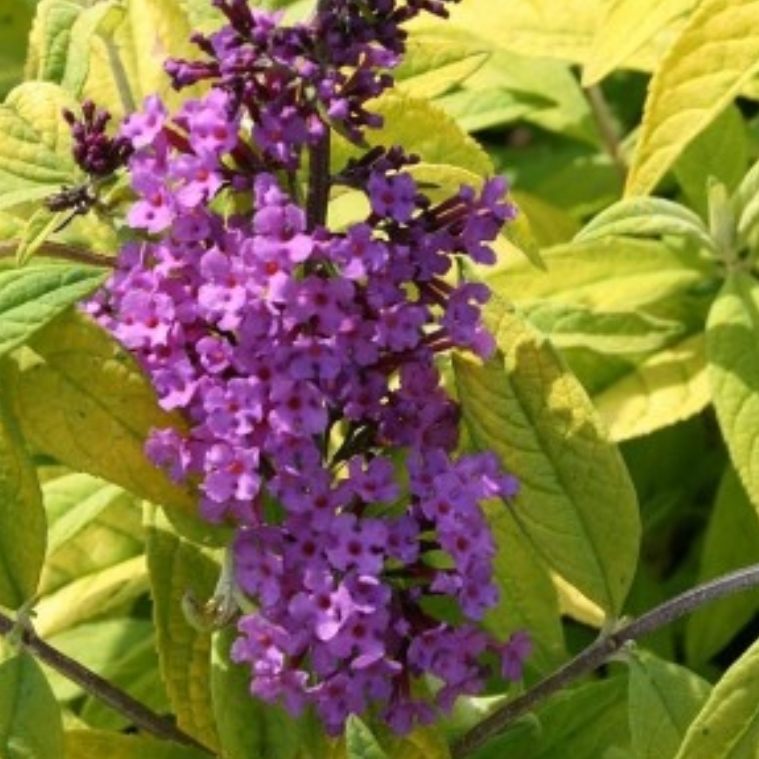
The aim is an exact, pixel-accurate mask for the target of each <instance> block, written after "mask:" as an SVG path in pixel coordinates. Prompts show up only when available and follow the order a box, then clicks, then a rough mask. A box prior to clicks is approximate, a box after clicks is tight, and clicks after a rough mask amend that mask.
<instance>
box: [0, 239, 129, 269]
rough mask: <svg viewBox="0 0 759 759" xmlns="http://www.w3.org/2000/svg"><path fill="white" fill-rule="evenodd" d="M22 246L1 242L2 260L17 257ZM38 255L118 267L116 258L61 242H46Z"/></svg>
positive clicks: (14, 241)
mask: <svg viewBox="0 0 759 759" xmlns="http://www.w3.org/2000/svg"><path fill="white" fill-rule="evenodd" d="M20 244H21V241H20V240H4V241H3V242H0V259H1V258H11V257H13V256H15V255H16V250H17V249H18V246H19V245H20ZM37 254H38V255H40V256H46V257H47V258H59V259H61V260H64V261H72V262H74V263H79V264H88V265H90V266H103V267H105V268H108V269H113V268H114V267H115V265H116V259H115V258H112V257H110V256H104V255H102V254H101V253H92V252H90V251H88V250H85V249H84V248H77V247H75V246H73V245H66V244H65V243H61V242H49V241H48V242H45V243H43V244H42V245H41V246H40V248H39V250H38V251H37Z"/></svg>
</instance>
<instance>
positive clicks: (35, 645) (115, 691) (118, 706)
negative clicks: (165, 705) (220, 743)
mask: <svg viewBox="0 0 759 759" xmlns="http://www.w3.org/2000/svg"><path fill="white" fill-rule="evenodd" d="M0 635H3V636H5V637H9V636H13V635H18V642H19V645H21V646H22V647H23V648H24V649H26V650H27V651H29V653H31V654H33V655H34V656H36V657H37V658H38V659H39V660H40V661H41V662H43V663H44V664H47V666H48V667H50V668H51V669H54V670H55V671H56V672H59V673H60V674H61V675H63V676H64V677H65V678H67V679H68V680H71V682H74V683H76V684H77V685H79V686H80V687H81V688H82V689H84V690H85V691H86V692H87V693H89V694H91V695H93V696H95V698H98V699H100V700H101V701H102V702H103V703H105V704H107V705H108V706H110V707H111V708H112V709H114V710H115V711H117V712H118V713H119V714H121V715H123V716H124V717H126V718H127V719H128V720H129V721H130V722H131V723H132V724H133V725H134V726H135V727H137V728H139V729H140V730H143V731H144V732H146V733H149V734H150V735H153V736H155V737H156V738H160V739H162V740H168V741H174V742H175V743H180V744H182V745H185V746H193V747H194V748H197V749H200V750H201V751H204V752H205V753H206V754H208V755H209V756H215V754H214V753H213V751H211V750H210V749H209V748H207V747H206V746H204V745H203V744H202V743H198V741H196V740H195V739H194V738H193V737H192V736H190V735H188V734H187V733H185V732H184V731H182V730H180V729H179V728H178V727H177V726H176V725H174V724H173V723H172V722H171V721H169V720H167V719H165V718H164V717H161V716H160V715H159V714H156V713H155V712H153V711H151V710H150V709H148V708H147V707H146V706H145V705H144V704H142V703H140V702H139V701H136V700H135V699H133V698H132V697H131V696H130V695H129V694H128V693H125V692H124V691H123V690H120V689H119V688H116V687H115V686H114V685H111V683H109V682H108V681H107V680H104V679H103V678H102V677H100V676H99V675H97V674H95V673H94V672H93V671H92V670H89V669H87V668H86V667H85V666H83V665H82V664H80V663H79V662H77V661H75V660H74V659H71V658H70V657H68V656H66V654H64V653H62V652H61V651H59V650H58V649H57V648H53V647H52V646H50V645H49V644H47V643H45V642H44V641H43V640H42V639H41V638H39V637H38V636H37V634H36V633H35V632H33V631H32V630H31V629H29V628H27V627H22V628H21V632H20V635H19V625H18V624H17V623H16V622H14V621H13V620H12V619H10V617H7V616H5V614H3V613H2V612H0Z"/></svg>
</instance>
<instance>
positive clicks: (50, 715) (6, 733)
mask: <svg viewBox="0 0 759 759" xmlns="http://www.w3.org/2000/svg"><path fill="white" fill-rule="evenodd" d="M0 756H2V757H3V759H62V757H63V725H62V723H61V713H60V709H59V707H58V704H57V703H56V701H55V696H53V692H52V690H51V689H50V686H49V685H48V682H47V680H46V679H45V675H44V674H43V673H42V670H41V669H40V666H39V664H37V662H36V661H35V660H34V658H33V657H32V655H31V654H29V653H26V652H21V653H20V654H18V655H16V656H14V657H13V658H11V659H7V660H6V661H4V662H2V663H1V664H0Z"/></svg>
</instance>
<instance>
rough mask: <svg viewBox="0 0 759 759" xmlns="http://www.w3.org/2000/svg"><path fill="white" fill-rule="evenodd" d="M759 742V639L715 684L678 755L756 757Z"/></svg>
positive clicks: (686, 758)
mask: <svg viewBox="0 0 759 759" xmlns="http://www.w3.org/2000/svg"><path fill="white" fill-rule="evenodd" d="M757 746H759V641H757V642H755V643H754V644H753V645H752V646H751V648H749V649H748V651H746V652H745V653H744V654H743V656H741V657H740V659H738V661H736V662H735V664H733V665H732V666H731V667H730V668H729V669H728V670H727V672H725V674H724V675H723V676H722V679H721V680H720V681H719V682H718V683H717V684H716V685H715V686H714V688H713V689H712V692H711V694H710V695H709V698H708V699H707V701H706V703H705V704H704V706H703V708H702V709H701V711H700V712H699V714H698V715H697V716H696V718H695V719H694V720H693V722H692V723H691V725H690V727H689V728H688V732H687V733H686V734H685V737H684V738H683V742H682V744H681V745H680V750H679V751H678V752H677V754H676V755H675V759H756V749H757Z"/></svg>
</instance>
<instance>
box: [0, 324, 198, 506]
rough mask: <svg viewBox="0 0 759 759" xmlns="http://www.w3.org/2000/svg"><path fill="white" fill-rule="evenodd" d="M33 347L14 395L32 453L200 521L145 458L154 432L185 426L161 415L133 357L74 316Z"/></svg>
mask: <svg viewBox="0 0 759 759" xmlns="http://www.w3.org/2000/svg"><path fill="white" fill-rule="evenodd" d="M29 345H30V347H31V349H32V350H33V352H34V354H33V356H31V357H30V358H28V360H27V361H26V363H25V365H24V366H23V367H19V368H18V369H17V371H16V372H15V376H13V377H12V382H11V385H10V387H9V388H8V391H9V393H10V394H11V396H12V397H13V403H14V404H15V406H16V407H17V410H18V415H19V419H20V420H21V422H20V423H21V425H22V430H23V433H24V436H25V438H26V439H27V440H28V441H29V443H30V444H31V446H32V447H33V448H34V449H35V450H37V451H40V452H42V453H45V454H47V455H50V456H53V457H54V458H55V459H57V460H58V461H60V462H61V463H64V464H66V465H67V466H69V467H71V468H72V469H76V470H79V471H84V472H88V473H90V474H93V475H95V476H97V477H102V478H104V479H106V480H109V481H111V482H114V483H116V484H118V485H121V486H122V487H124V488H126V489H127V490H130V491H132V492H133V493H136V494H137V495H140V496H142V497H145V498H147V499H148V500H150V501H152V502H154V503H159V504H162V505H164V506H167V507H171V508H175V509H186V510H187V511H189V512H191V513H194V511H195V499H194V497H193V495H192V494H191V492H190V491H189V490H188V489H183V488H180V487H179V486H177V485H174V484H173V483H172V482H171V481H170V480H169V479H168V477H167V476H166V475H165V474H164V473H163V472H162V471H161V470H159V469H158V468H156V467H155V466H153V465H152V464H151V463H150V462H149V461H148V459H147V458H146V456H145V453H144V445H145V440H146V438H147V435H148V433H149V432H150V430H151V429H152V428H154V427H167V426H170V425H174V426H177V425H180V421H179V419H178V418H176V417H174V416H170V415H168V414H166V413H164V412H162V411H161V410H160V409H159V408H158V405H157V402H156V398H155V394H154V392H153V390H152V388H151V386H150V384H149V382H148V380H147V379H146V378H145V376H144V375H143V374H142V373H141V372H140V371H139V369H138V368H137V366H136V364H135V363H134V361H133V359H132V358H131V357H130V356H129V355H128V353H127V352H126V351H125V350H123V349H122V348H121V347H119V346H118V345H117V344H116V343H115V342H114V340H113V339H112V338H111V337H109V336H108V335H107V334H106V333H105V331H104V330H102V329H100V328H99V327H98V326H97V325H95V324H93V323H92V322H91V321H90V320H89V319H87V318H86V317H84V316H82V315H80V314H78V313H76V312H74V311H71V312H69V313H67V314H65V315H63V316H62V317H61V318H59V319H58V320H56V321H55V322H53V323H52V324H50V325H48V326H47V327H46V328H45V329H44V330H42V331H41V332H39V333H38V334H36V335H35V336H34V338H33V340H32V341H31V342H30V344H29Z"/></svg>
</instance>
